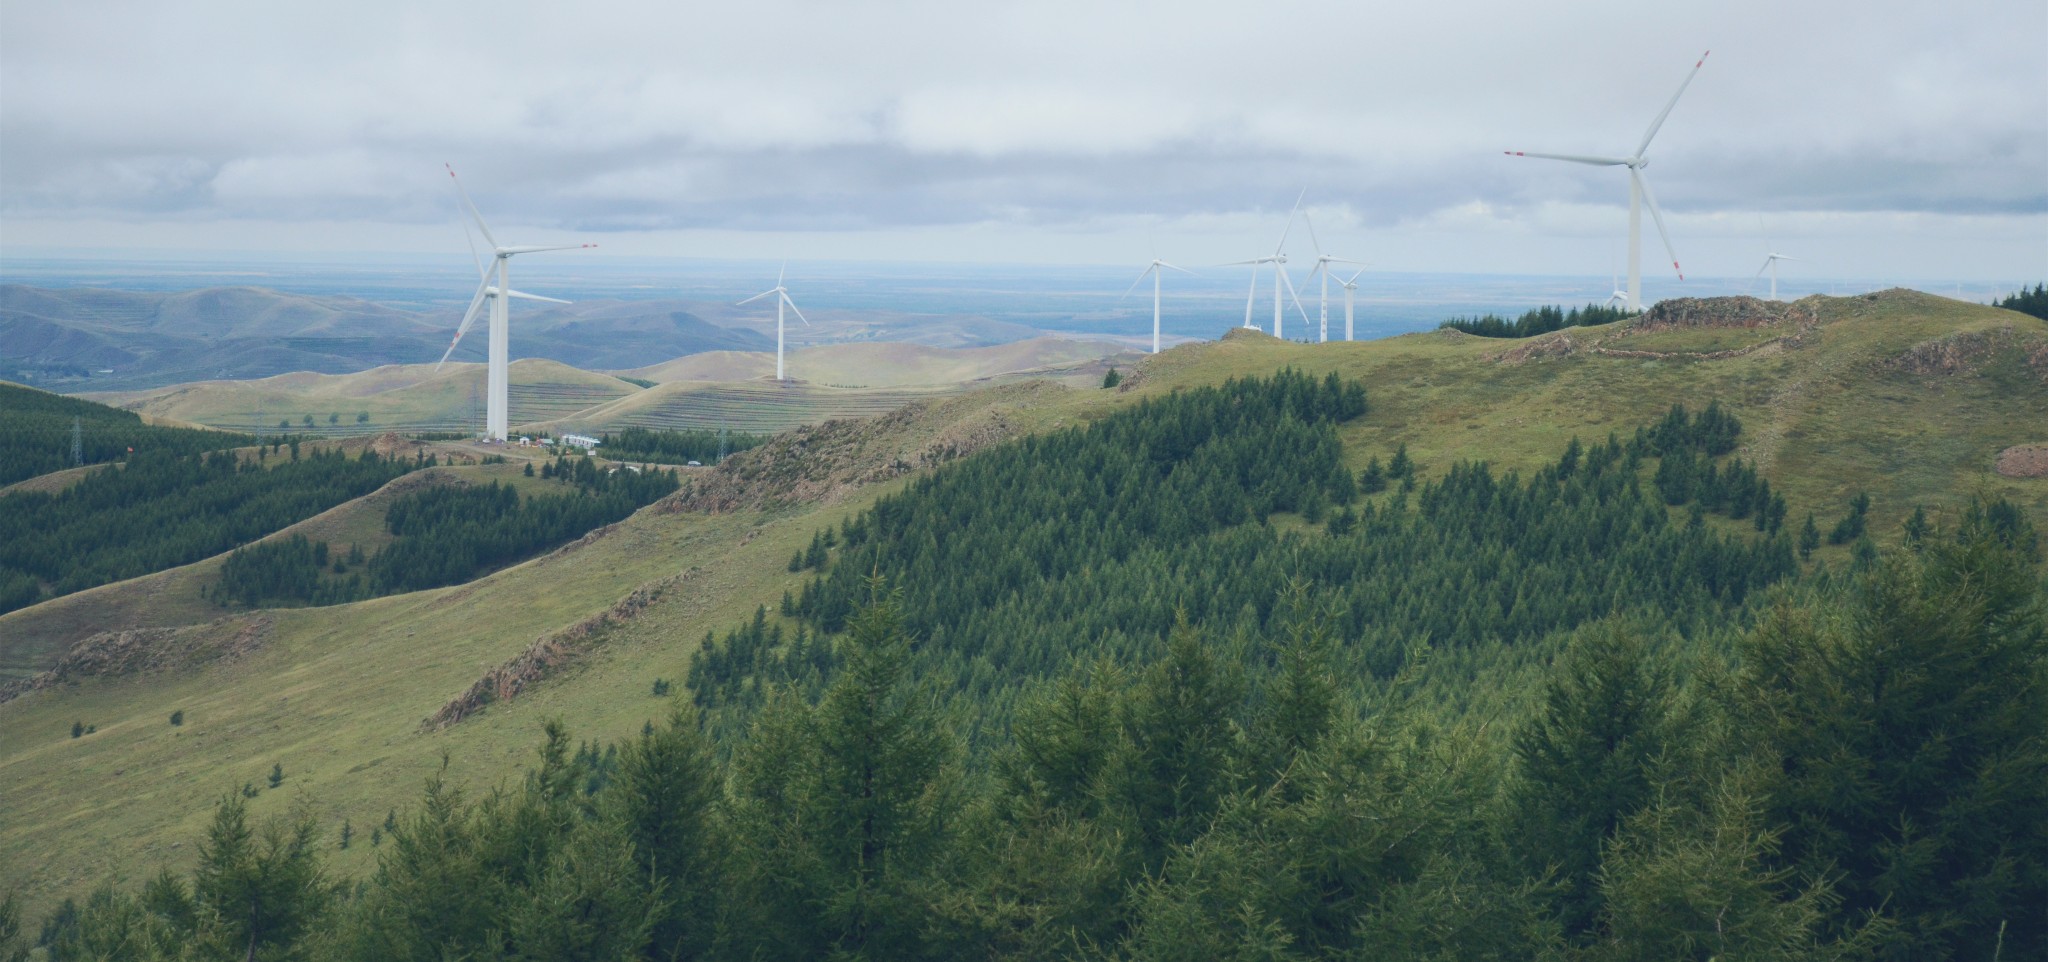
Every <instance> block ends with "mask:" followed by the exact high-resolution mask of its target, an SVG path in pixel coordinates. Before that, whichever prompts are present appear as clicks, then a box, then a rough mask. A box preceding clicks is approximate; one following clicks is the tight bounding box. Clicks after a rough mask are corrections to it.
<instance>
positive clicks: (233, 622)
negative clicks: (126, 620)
mask: <svg viewBox="0 0 2048 962" xmlns="http://www.w3.org/2000/svg"><path fill="white" fill-rule="evenodd" d="M269 634H270V618H269V616H267V615H264V614H262V613H260V612H259V613H256V614H252V615H238V616H235V617H232V618H222V619H220V620H218V621H213V622H209V623H207V624H204V625H191V626H188V627H184V628H130V629H127V630H125V631H102V632H100V633H99V634H96V635H91V636H89V637H87V638H85V639H83V640H81V641H79V642H78V643H77V644H75V645H72V646H71V650H70V651H67V652H65V653H64V657H62V658H60V659H58V661H57V664H56V666H55V667H53V668H51V669H50V670H49V671H45V672H40V673H38V674H35V675H32V676H30V677H28V678H24V679H22V680H20V681H17V682H13V683H11V684H8V685H4V686H0V702H5V701H9V700H11V699H14V698H16V697H19V696H21V695H23V694H26V693H28V692H31V691H39V690H41V689H45V688H54V687H56V686H58V685H63V684H68V683H72V682H76V681H78V680H80V679H83V678H95V677H113V676H117V675H133V674H141V673H145V672H158V671H166V670H170V669H176V668H191V667H195V666H198V665H201V664H205V663H206V662H210V661H214V660H216V659H219V658H232V657H239V656H241V655H246V654H248V653H249V652H252V651H255V650H256V649H258V648H261V647H263V643H264V641H265V639H266V638H267V637H268V636H269Z"/></svg>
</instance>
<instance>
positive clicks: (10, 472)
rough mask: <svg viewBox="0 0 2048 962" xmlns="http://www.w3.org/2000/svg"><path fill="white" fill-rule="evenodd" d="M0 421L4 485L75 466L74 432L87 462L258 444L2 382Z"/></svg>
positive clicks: (0, 471) (251, 439)
mask: <svg viewBox="0 0 2048 962" xmlns="http://www.w3.org/2000/svg"><path fill="white" fill-rule="evenodd" d="M0 418H4V419H5V421H6V424H7V429H6V430H4V431H0V486H5V485H9V484H13V483H14V482H16V481H22V480H25V479H28V478H33V477H35V476H36V475H39V474H48V473H50V472H52V471H62V470H64V469H65V468H69V467H73V466H74V462H73V460H72V457H71V454H72V441H73V439H74V433H75V438H76V440H77V441H78V448H79V455H80V457H81V460H82V461H83V463H85V464H104V463H106V462H109V461H119V460H122V459H123V458H126V457H128V456H129V454H130V452H135V453H158V454H197V453H200V452H203V451H215V450H220V449H222V448H232V447H239V446H242V445H249V444H255V443H256V439H255V438H254V437H252V436H250V435H247V434H231V433H228V432H225V431H212V430H203V429H198V428H166V427H157V426H155V425H149V424H144V423H142V416H141V415H138V414H136V413H135V412H133V411H123V410H120V409H119V408H111V407H108V406H106V405H104V404H94V403H93V402H91V401H81V400H78V399H77V398H69V397H65V396H63V395H61V394H52V393H50V392H48V391H38V390H36V389H35V388H27V387H18V386H16V385H13V384H0ZM74 423H75V425H76V431H75V432H74V430H73V426H74Z"/></svg>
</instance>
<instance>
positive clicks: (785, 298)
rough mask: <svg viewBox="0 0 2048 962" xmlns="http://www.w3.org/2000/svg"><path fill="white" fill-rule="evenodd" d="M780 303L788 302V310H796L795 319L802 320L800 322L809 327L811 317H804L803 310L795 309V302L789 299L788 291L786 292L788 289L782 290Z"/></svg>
mask: <svg viewBox="0 0 2048 962" xmlns="http://www.w3.org/2000/svg"><path fill="white" fill-rule="evenodd" d="M782 303H784V304H788V305H789V309H790V310H792V311H796V319H797V320H799V321H802V322H804V326H805V327H810V326H811V319H810V318H808V317H805V316H804V312H803V311H801V310H798V309H797V306H796V302H795V301H792V300H790V299H789V292H788V291H783V292H782Z"/></svg>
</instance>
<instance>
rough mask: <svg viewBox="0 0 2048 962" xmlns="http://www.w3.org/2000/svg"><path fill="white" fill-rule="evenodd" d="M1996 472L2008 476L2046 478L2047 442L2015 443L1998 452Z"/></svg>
mask: <svg viewBox="0 0 2048 962" xmlns="http://www.w3.org/2000/svg"><path fill="white" fill-rule="evenodd" d="M1998 473H1999V474H2002V475H2005V476H2006V477H2008V478H2048V444H2015V445H2013V446H2012V447H2009V448H2006V449H2005V450H2003V451H2000V452H1998Z"/></svg>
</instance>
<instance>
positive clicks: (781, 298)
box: [735, 261, 811, 381]
mask: <svg viewBox="0 0 2048 962" xmlns="http://www.w3.org/2000/svg"><path fill="white" fill-rule="evenodd" d="M788 270H789V264H788V262H786V261H785V262H784V263H783V265H782V269H781V270H778V271H776V272H775V286H774V287H771V288H769V289H767V290H765V291H762V292H761V293H759V294H756V295H754V296H752V297H749V298H747V299H746V300H744V301H741V302H740V304H741V305H744V304H752V303H754V302H755V301H758V300H760V299H761V298H764V297H767V296H768V295H770V294H773V295H775V379H776V380H778V381H781V380H785V378H784V377H783V376H782V309H783V308H785V307H786V308H788V309H790V310H792V311H796V319H797V320H799V321H802V322H804V326H805V327H810V326H811V319H810V318H808V317H805V316H804V312H802V311H797V307H796V302H795V301H792V300H790V299H789V289H788V288H786V287H783V286H782V275H783V274H784V273H787V272H788ZM735 306H739V305H735Z"/></svg>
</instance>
